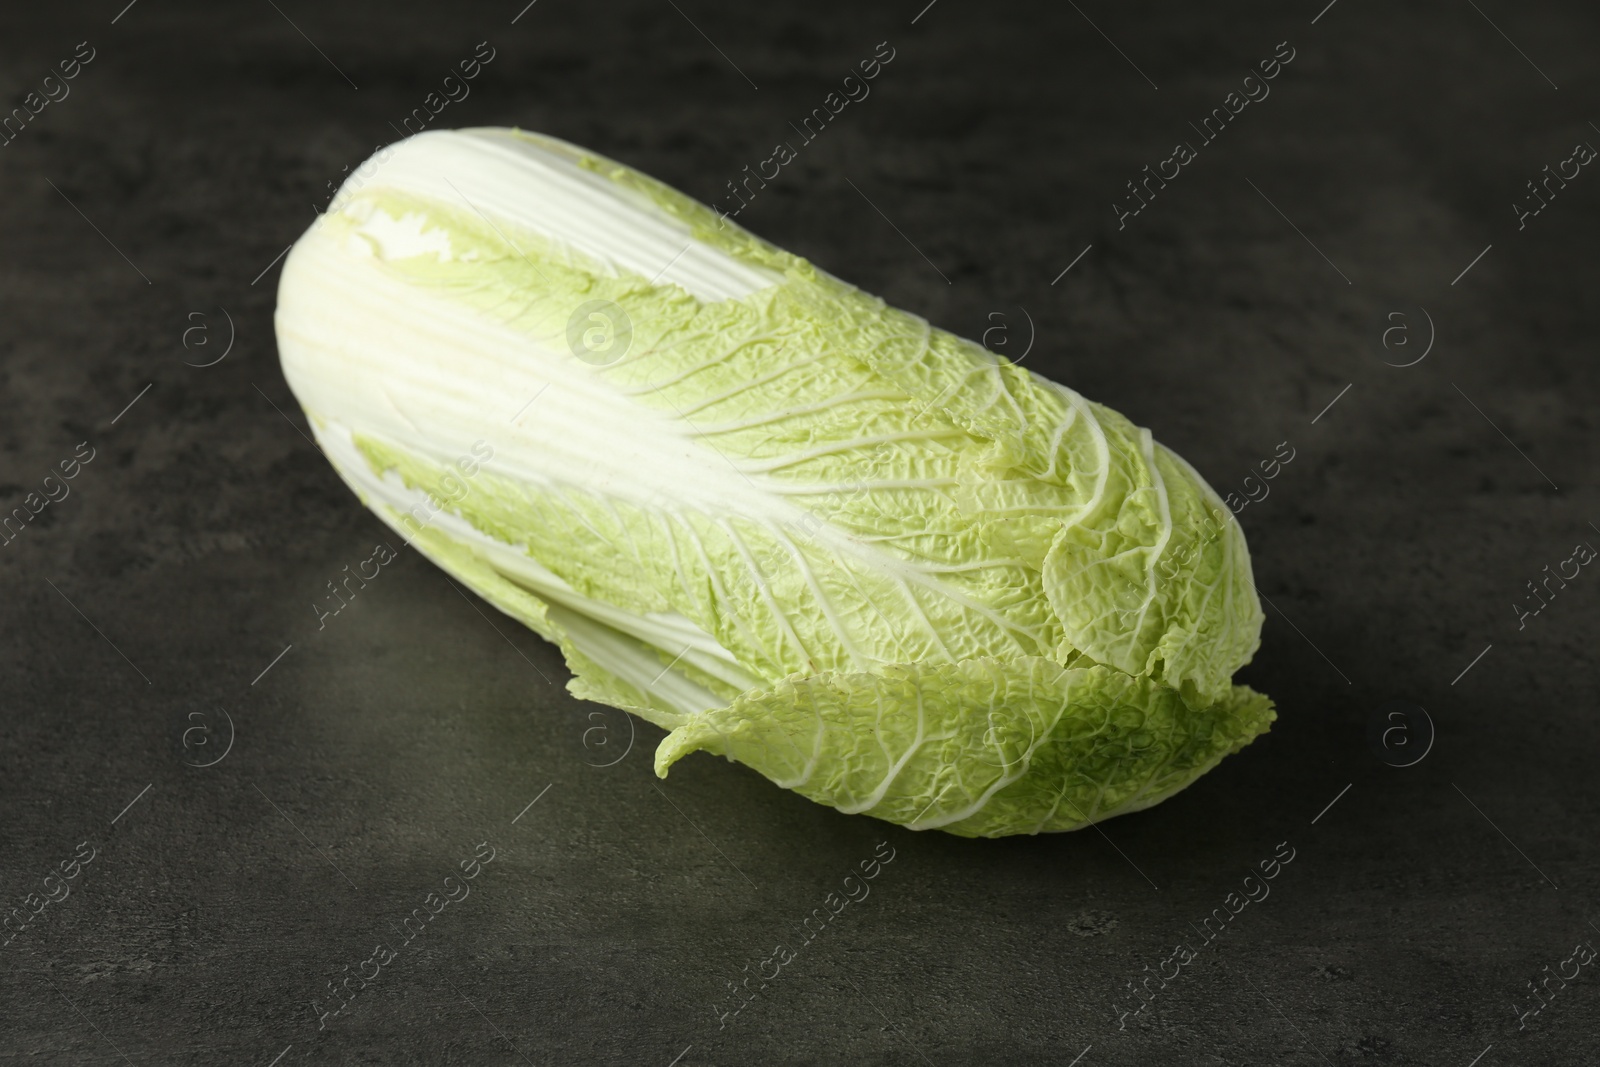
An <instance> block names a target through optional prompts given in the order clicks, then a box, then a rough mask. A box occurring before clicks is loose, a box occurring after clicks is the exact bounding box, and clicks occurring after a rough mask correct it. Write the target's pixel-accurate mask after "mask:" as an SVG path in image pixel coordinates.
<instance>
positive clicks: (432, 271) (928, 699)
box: [276, 129, 1274, 836]
mask: <svg viewBox="0 0 1600 1067" xmlns="http://www.w3.org/2000/svg"><path fill="white" fill-rule="evenodd" d="M385 151H386V154H385V155H384V156H383V157H382V158H381V161H375V163H374V165H370V166H368V167H366V168H363V170H362V171H361V172H359V173H360V175H361V177H360V180H359V185H357V184H356V181H357V179H354V178H353V179H352V180H351V182H350V183H347V184H346V186H345V188H344V189H343V190H341V192H340V195H339V197H338V198H337V199H336V201H335V206H334V207H333V208H331V209H330V211H329V212H328V213H327V214H326V215H325V216H323V217H321V218H320V219H319V220H318V222H317V223H316V225H314V226H313V227H312V228H311V229H310V230H309V231H308V232H307V233H306V234H305V235H304V236H303V237H302V238H301V239H300V241H299V242H298V243H297V244H296V245H295V246H294V249H293V251H292V252H291V253H290V255H289V257H288V259H287V260H286V262H285V266H284V270H283V277H282V281H281V283H280V286H279V291H278V309H277V316H276V327H277V334H278V342H279V350H280V353H281V356H282V361H283V369H284V373H285V376H286V377H287V379H288V382H289V384H290V386H291V387H292V388H293V390H294V392H295V395H296V397H297V398H298V399H299V401H300V403H301V404H302V406H303V407H304V409H305V411H306V413H307V415H308V417H309V419H310V421H311V424H312V426H313V428H314V429H315V433H316V439H317V443H318V445H319V446H320V447H321V449H322V450H323V452H324V453H325V454H326V455H327V457H328V459H329V460H330V461H331V462H332V464H333V466H334V467H335V469H336V470H337V471H338V473H339V474H340V476H341V477H342V478H343V479H344V480H345V481H346V482H347V483H348V484H349V486H350V487H351V488H352V489H353V490H354V491H355V492H356V494H357V495H358V496H359V497H360V499H361V500H362V501H363V503H365V504H366V505H367V506H368V507H369V508H371V509H372V510H373V511H374V512H375V513H376V514H377V515H378V517H379V518H381V519H382V520H383V521H384V522H386V523H388V524H389V525H390V526H392V527H393V528H394V529H395V530H396V531H398V532H399V533H400V535H401V536H403V537H404V538H405V539H406V540H407V541H408V543H410V544H411V545H412V546H413V547H415V548H417V549H418V550H419V551H421V552H422V553H423V554H425V555H426V556H427V557H428V558H430V559H431V560H433V561H434V562H435V563H436V564H438V565H439V566H440V567H442V568H443V569H444V570H446V571H447V572H449V573H450V574H451V575H453V576H454V577H455V578H456V579H458V580H460V581H461V582H464V583H465V584H466V585H468V586H470V587H471V588H472V589H473V590H475V591H476V592H477V593H478V594H479V595H480V596H482V597H483V598H484V599H486V600H487V601H489V602H490V603H491V604H493V605H495V606H496V607H497V608H499V609H500V610H501V611H503V612H505V613H506V614H508V615H511V616H512V617H513V618H516V619H518V620H520V621H521V622H523V623H524V624H526V625H527V626H529V627H530V628H532V629H533V630H535V631H537V632H538V633H540V634H541V635H543V636H544V637H545V638H547V639H549V640H550V641H553V642H555V643H557V644H558V645H559V646H560V648H561V650H562V652H563V654H564V655H565V658H566V660H567V663H568V665H569V667H570V668H571V670H572V674H573V677H572V681H571V682H570V688H571V689H572V691H573V692H574V693H576V694H577V695H578V696H580V697H583V698H585V699H588V700H595V701H600V702H603V703H605V704H610V705H613V706H615V707H619V708H625V709H627V710H628V711H631V712H633V713H635V714H637V715H639V716H640V717H642V718H644V719H647V720H649V721H650V722H652V723H655V724H657V725H658V726H660V727H662V728H663V729H665V730H666V731H668V733H667V736H666V738H665V740H664V741H662V742H661V744H660V746H659V748H658V749H657V751H656V756H655V766H656V771H657V773H658V774H660V775H663V776H665V775H666V774H667V771H668V768H669V767H671V766H672V764H673V763H674V762H676V761H677V760H679V759H681V758H683V757H685V756H687V755H689V754H690V753H693V752H695V751H697V750H704V751H708V752H712V753H716V754H719V755H723V756H726V757H728V758H730V759H733V760H737V761H739V762H741V763H744V764H746V765H748V766H750V767H752V768H754V769H755V770H757V771H759V772H760V773H761V774H763V775H765V776H766V777H768V778H769V779H771V780H772V781H774V782H776V783H777V784H778V785H781V786H783V787H785V788H788V789H792V790H794V791H796V792H798V793H800V794H802V795H804V796H806V797H809V798H811V799H812V800H815V801H818V802H819V803H823V804H828V805H831V806H833V807H835V808H838V809H839V810H841V811H845V812H860V813H865V814H868V815H873V816H876V817H878V818H882V819H887V820H890V821H892V822H896V823H899V824H902V825H905V826H909V827H912V828H917V829H921V828H929V827H938V828H942V829H945V830H948V831H951V832H953V833H957V834H962V835H968V836H978V835H984V836H996V835H1002V834H1014V833H1033V832H1038V831H1049V830H1070V829H1075V828H1078V827H1081V826H1084V825H1087V824H1089V823H1091V822H1095V821H1098V820H1101V819H1105V818H1107V817H1109V816H1112V815H1116V814H1120V813H1124V812H1130V811H1135V810H1138V809H1140V808H1144V807H1148V806H1150V805H1152V804H1155V803H1157V802H1158V801H1160V800H1163V799H1165V798H1166V797H1168V796H1171V795H1172V794H1173V793H1175V792H1177V791H1178V790H1180V789H1182V788H1183V787H1184V786H1186V785H1188V784H1189V783H1191V782H1192V781H1194V780H1195V779H1196V778H1197V777H1198V776H1199V775H1200V774H1202V773H1204V772H1205V771H1206V770H1208V769H1209V768H1211V767H1212V766H1213V765H1215V764H1216V763H1217V762H1218V761H1219V760H1220V759H1222V757H1223V756H1225V755H1227V754H1229V753H1231V752H1233V751H1235V750H1237V749H1239V748H1240V747H1242V746H1243V745H1245V744H1247V743H1248V742H1249V741H1250V740H1251V739H1252V738H1254V737H1255V736H1257V735H1258V734H1259V733H1261V732H1262V731H1263V730H1265V729H1266V728H1267V726H1268V724H1269V723H1270V722H1271V720H1272V719H1273V717H1274V714H1273V711H1272V706H1271V704H1270V702H1269V701H1268V700H1267V699H1266V698H1265V697H1263V696H1261V695H1260V694H1257V693H1255V692H1253V691H1251V690H1250V689H1248V688H1245V687H1242V686H1235V685H1233V684H1232V677H1233V675H1234V672H1235V671H1237V670H1238V669H1239V667H1240V666H1242V665H1243V664H1244V663H1246V662H1248V660H1249V659H1250V657H1251V655H1252V654H1253V652H1254V651H1255V649H1256V647H1257V644H1258V641H1259V633H1260V628H1261V622H1262V616H1261V609H1260V605H1259V603H1258V599H1257V597H1256V594H1255V590H1254V586H1253V584H1252V580H1251V573H1250V562H1249V557H1248V555H1247V553H1246V549H1245V543H1244V538H1243V536H1242V534H1241V533H1240V530H1239V527H1238V525H1237V524H1236V523H1235V522H1233V521H1232V517H1231V515H1230V514H1229V512H1228V510H1227V509H1226V508H1225V507H1224V506H1223V504H1222V502H1221V500H1220V499H1218V497H1217V494H1216V493H1215V492H1214V491H1213V490H1212V489H1211V488H1210V487H1209V486H1208V485H1207V484H1206V483H1205V481H1204V479H1202V478H1201V477H1200V476H1199V475H1198V474H1197V473H1196V472H1195V471H1194V469H1193V468H1191V467H1190V466H1189V465H1188V464H1187V463H1185V462H1184V461H1183V460H1182V459H1181V458H1179V457H1178V456H1176V455H1174V454H1173V453H1172V452H1170V451H1169V450H1167V449H1166V448H1164V447H1162V446H1161V445H1160V444H1159V443H1158V442H1157V441H1155V440H1154V439H1153V438H1152V437H1151V435H1150V432H1149V431H1148V430H1146V429H1143V428H1141V427H1138V426H1135V425H1134V424H1132V423H1131V422H1129V421H1128V420H1127V419H1126V418H1124V417H1122V416H1121V415H1119V414H1117V413H1116V412H1115V411H1112V410H1110V409H1108V408H1105V407H1103V406H1101V405H1099V404H1096V403H1094V402H1092V401H1090V400H1087V399H1085V398H1084V397H1082V396H1080V395H1078V394H1077V393H1075V392H1073V391H1072V390H1070V389H1068V388H1066V387H1064V386H1062V385H1059V384H1056V383H1054V382H1051V381H1048V380H1046V379H1044V378H1041V377H1039V376H1038V375H1035V374H1032V373H1030V372H1029V371H1027V370H1025V369H1023V368H1021V367H1018V366H1016V365H1013V364H1012V363H1010V362H1008V361H1007V360H1005V359H997V358H995V357H994V356H992V355H990V354H989V353H988V352H987V351H986V350H985V349H983V348H982V347H980V346H979V345H976V344H974V343H973V342H971V341H967V340H965V339H962V338H960V337H956V336H954V335H952V334H949V333H947V332H945V331H943V330H939V329H935V328H934V327H932V326H930V325H929V324H928V323H927V322H926V321H925V320H923V319H922V318H919V317H918V316H916V315H913V314H910V313H908V312H905V311H901V310H898V309H896V308H893V307H890V306H889V305H887V304H885V303H884V302H883V301H881V300H879V299H877V298H875V297H873V296H870V295H868V294H866V293H863V292H861V291H860V290H858V289H856V288H854V287H853V286H851V285H849V284H848V283H846V282H843V281H841V280H840V279H838V278H836V277H834V276H832V275H830V274H828V273H825V272H824V271H822V270H820V269H818V268H817V267H816V266H814V265H812V264H811V263H809V262H807V261H806V260H804V259H802V258H800V257H798V256H794V255H791V254H790V253H788V252H785V251H783V250H781V249H779V248H776V247H774V246H773V245H771V244H768V243H767V242H765V241H763V240H761V239H760V238H758V237H756V236H754V235H753V234H751V233H749V232H747V231H745V230H744V229H742V228H740V227H738V226H737V225H734V224H733V223H732V222H731V221H730V220H729V219H727V218H725V217H720V216H719V215H718V214H716V213H715V212H713V211H711V210H710V209H709V208H707V207H705V206H704V205H702V204H700V203H698V202H696V201H694V200H691V199H690V198H688V197H686V196H684V195H682V194H680V193H678V192H676V191H674V190H672V189H670V188H669V187H667V186H665V185H662V184H661V183H659V182H656V181H654V180H652V179H650V178H648V177H646V176H645V175H643V174H641V173H639V172H637V171H634V170H632V169H630V168H628V167H625V166H623V165H621V164H618V163H615V162H612V161H610V160H607V159H603V158H601V157H598V156H595V155H593V154H591V153H588V152H586V151H584V150H582V149H579V148H576V147H574V146H571V145H568V144H565V143H563V142H561V141H557V140H554V139H551V138H548V137H541V136H536V135H533V134H529V133H525V132H521V131H515V130H504V129H478V130H463V131H435V132H428V133H423V134H420V135H418V136H416V137H413V138H410V139H409V140H406V141H404V142H402V143H400V144H399V145H397V146H393V147H392V148H390V149H387V150H385ZM486 455H487V456H488V457H490V458H487V459H485V458H484V457H485V456H486ZM469 460H470V462H469Z"/></svg>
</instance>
